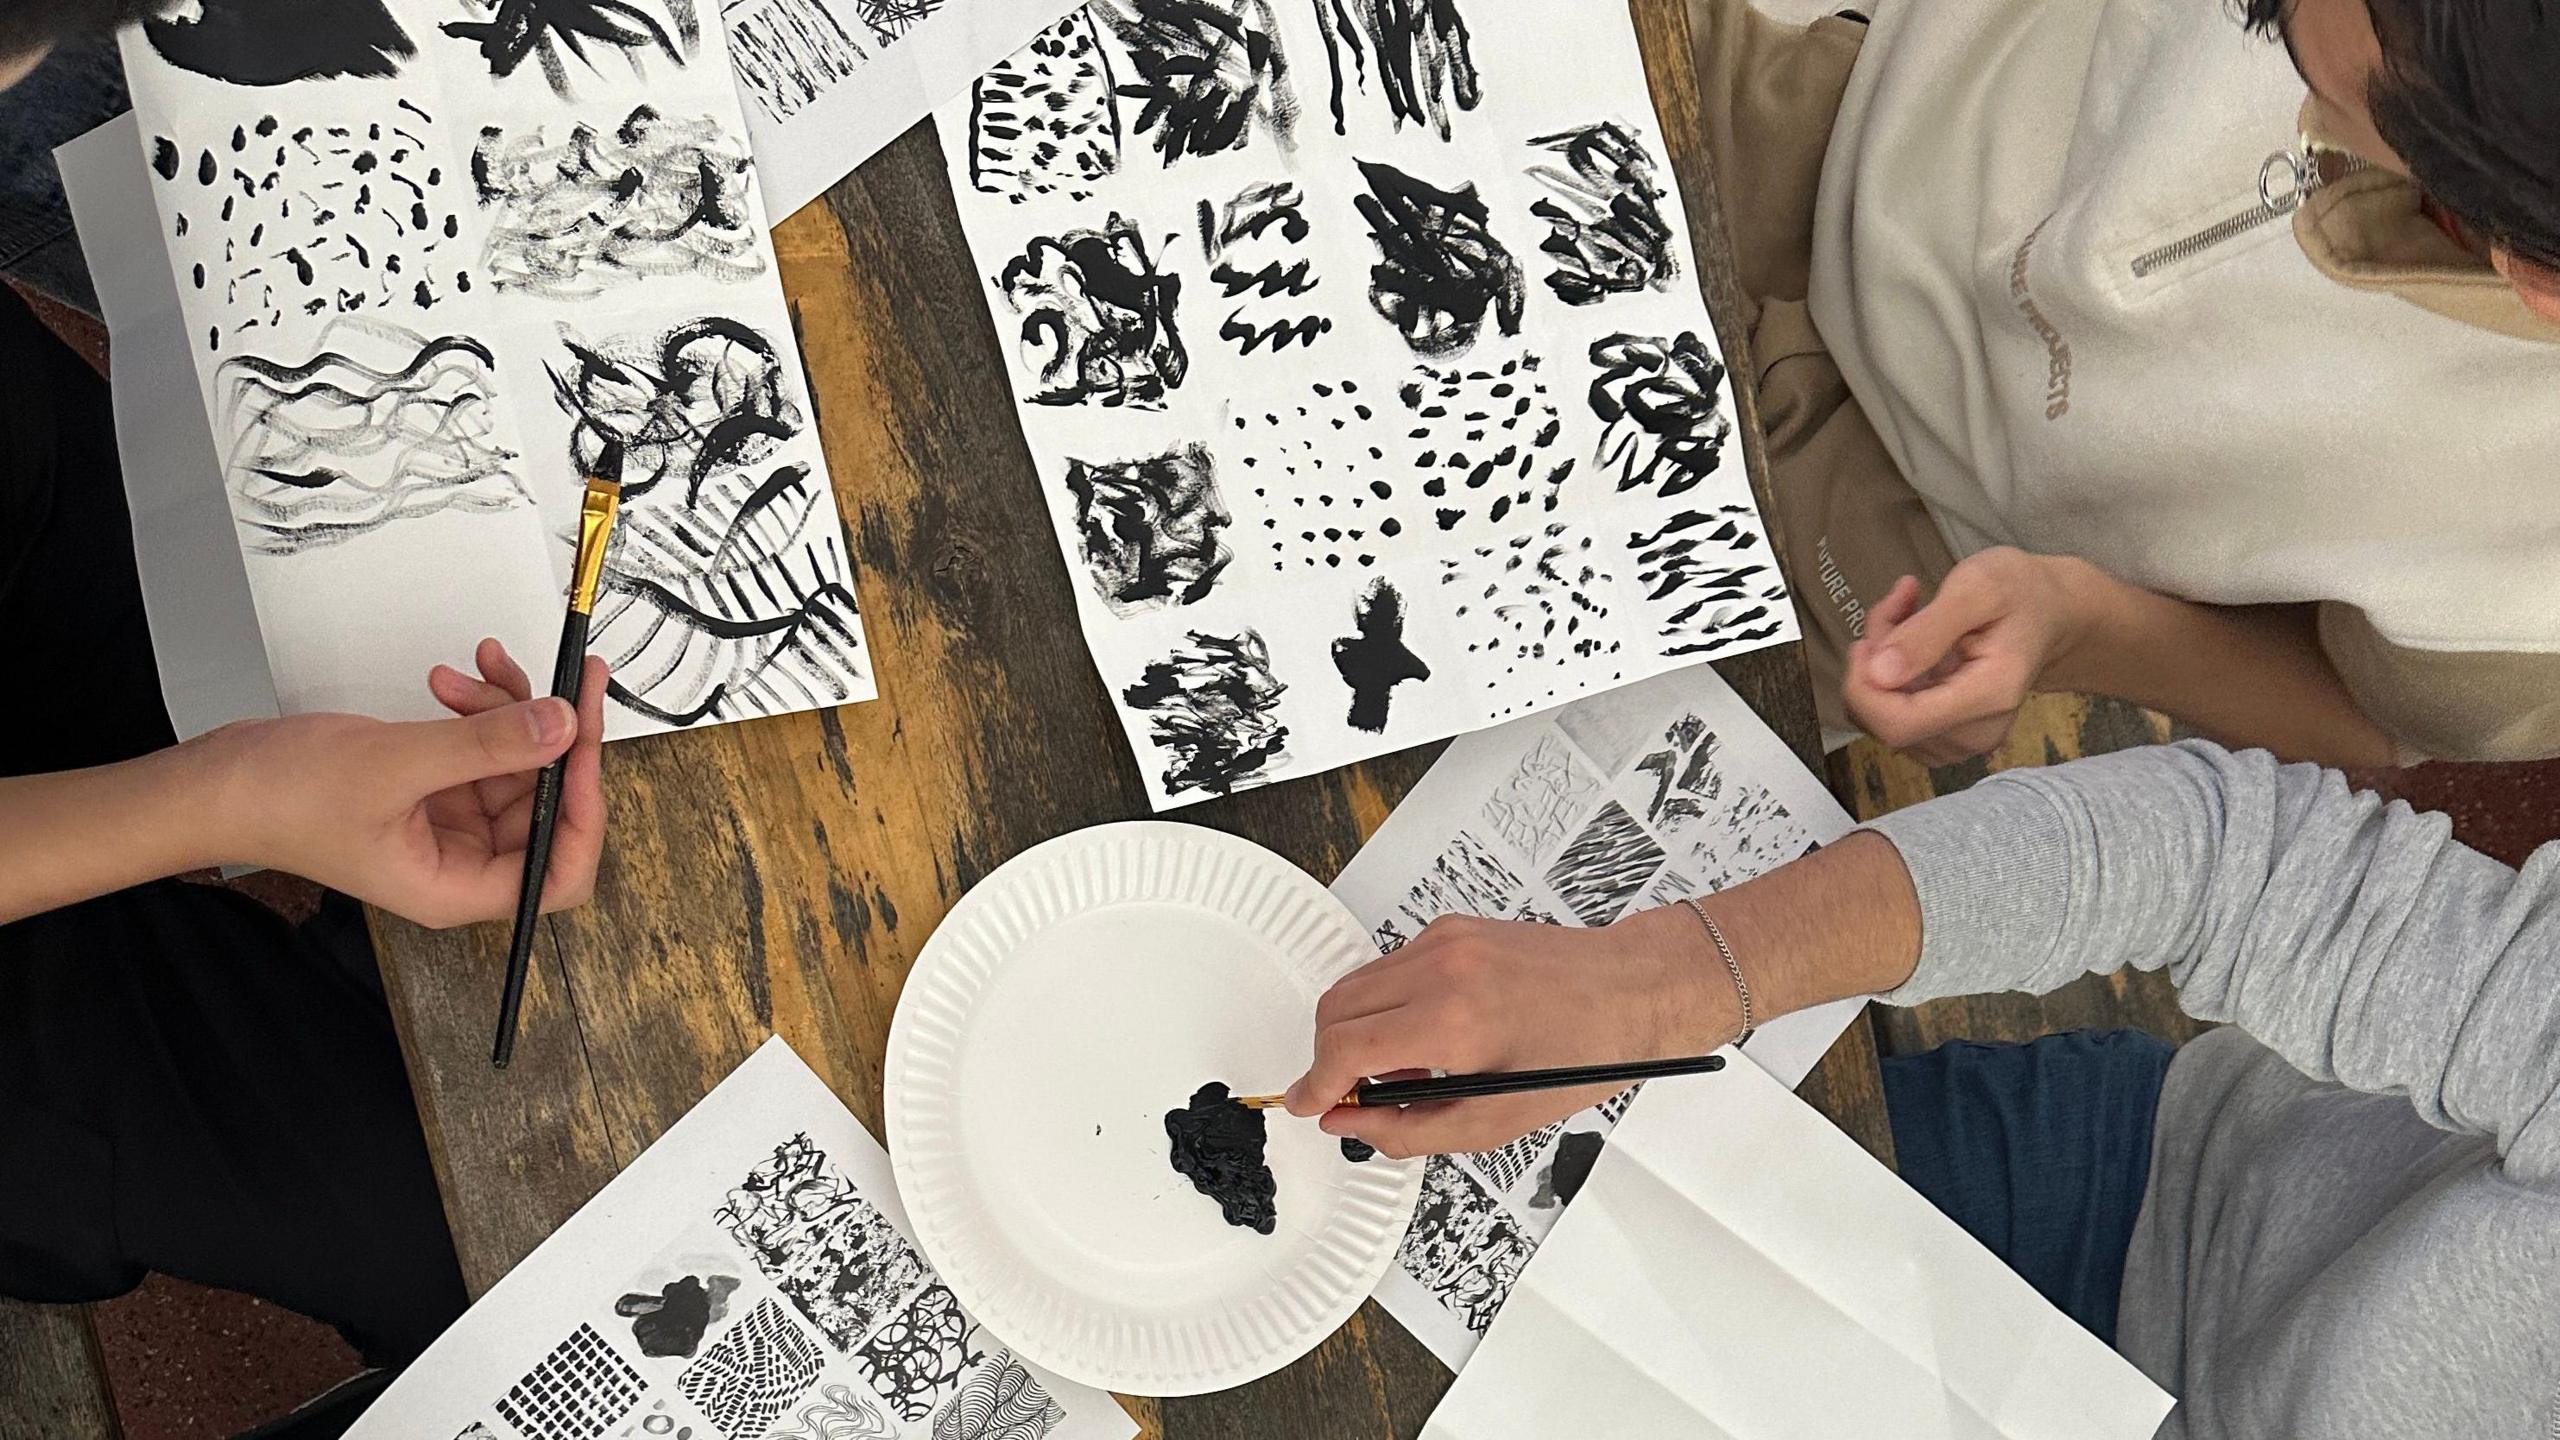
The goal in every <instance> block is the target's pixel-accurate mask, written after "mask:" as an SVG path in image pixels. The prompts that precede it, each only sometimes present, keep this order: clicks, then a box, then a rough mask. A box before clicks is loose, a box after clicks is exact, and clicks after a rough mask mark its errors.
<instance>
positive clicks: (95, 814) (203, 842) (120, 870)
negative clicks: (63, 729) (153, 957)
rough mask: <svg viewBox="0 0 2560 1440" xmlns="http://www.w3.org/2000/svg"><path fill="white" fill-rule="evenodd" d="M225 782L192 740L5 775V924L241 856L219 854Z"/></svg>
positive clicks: (1, 893) (1, 889)
mask: <svg viewBox="0 0 2560 1440" xmlns="http://www.w3.org/2000/svg"><path fill="white" fill-rule="evenodd" d="M217 788H218V782H217V779H216V777H215V776H213V775H212V774H211V773H210V769H209V766H208V764H207V761H206V758H205V756H204V755H203V754H202V752H201V751H200V750H197V749H193V748H190V747H186V746H180V747H177V748H174V749H170V750H163V751H161V752H159V753H157V754H154V755H146V756H144V757H143V758H141V759H139V760H129V761H126V762H125V763H123V764H120V765H101V766H99V767H97V768H95V769H91V770H66V771H61V772H58V773H55V774H50V775H28V776H23V777H18V778H13V779H5V780H0V923H5V922H7V921H11V920H17V919H22V918H24V917H26V916H29V915H34V914H38V913H41V912H43V911H46V910H53V909H58V908H60V907H62V906H64V905H69V904H73V903H75V902H77V901H81V900H86V899H89V898H90V897H92V896H96V895H104V894H106V893H108V892H110V891H114V890H121V889H124V888H125V887H127V886H130V885H139V884H141V883H142V882H144V881H146V880H156V879H158V878H160V877H161V876H164V875H175V874H178V873H180V872H181V871H186V870H194V869H199V868H201V867H203V866H206V865H210V864H214V863H216V862H217V861H219V860H222V859H226V858H238V857H225V856H220V855H217V854H215V853H213V851H214V850H215V849H216V848H217V847H216V846H215V845H214V843H213V838H212V837H213V835H214V833H215V824H214V822H215V820H216V817H217V813H218V810H219V808H220V807H219V805H218V803H217V800H216V795H215V791H216V789H217Z"/></svg>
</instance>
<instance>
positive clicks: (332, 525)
mask: <svg viewBox="0 0 2560 1440" xmlns="http://www.w3.org/2000/svg"><path fill="white" fill-rule="evenodd" d="M321 340H322V348H320V349H319V350H318V351H317V352H316V353H314V354H313V355H312V356H311V357H310V358H309V359H307V360H305V361H303V362H301V363H299V364H293V365H287V364H282V363H280V362H277V361H274V360H270V359H267V358H265V357H263V356H257V355H236V356H233V357H232V358H231V359H229V360H226V361H224V362H223V363H222V368H221V369H220V370H219V371H217V372H216V377H217V378H216V382H215V384H216V390H217V392H218V393H219V395H220V397H221V401H220V408H221V411H222V416H221V420H222V425H223V428H224V430H225V431H227V432H228V433H229V434H230V436H231V448H230V451H229V453H228V454H227V455H226V456H225V457H224V463H223V469H224V473H225V474H226V475H227V476H228V477H229V482H230V490H231V499H232V512H233V514H234V515H235V516H236V517H237V518H238V520H239V522H240V525H241V527H242V528H243V529H244V530H246V531H247V532H248V534H249V543H250V548H252V549H253V550H256V551H257V552H259V553H261V554H267V555H293V554H298V553H301V552H303V551H306V550H313V549H319V548H322V547H325V546H331V545H338V544H343V543H345V542H347V541H350V540H354V539H358V538H361V537H363V536H367V535H371V534H373V533H374V532H375V531H378V530H380V529H382V528H383V527H384V526H387V525H391V524H395V523H397V522H399V521H402V520H407V519H412V518H415V517H417V516H421V515H432V514H435V513H437V512H439V511H444V510H457V511H462V512H467V513H489V512H494V511H500V510H511V509H514V508H515V507H517V506H519V505H525V504H529V503H531V499H532V497H531V496H530V495H528V494H527V493H526V491H525V489H524V486H523V484H522V483H521V482H520V481H518V479H517V478H516V476H515V474H514V473H513V462H514V461H515V460H516V458H517V457H516V454H515V452H514V451H512V450H509V449H506V448H504V447H503V446H502V445H500V444H499V443H498V422H497V416H496V411H495V407H494V404H493V401H492V398H491V397H492V396H493V395H494V394H495V392H496V379H495V376H494V374H493V372H494V370H495V368H496V364H497V362H496V360H495V358H494V357H492V356H491V355H490V353H489V351H488V348H487V347H486V346H483V345H482V344H481V343H480V342H479V341H477V340H471V339H466V338H463V337H461V336H454V335H446V336H440V337H437V338H434V339H429V338H427V337H426V336H423V335H420V334H418V333H416V332H415V331H411V330H406V329H402V328H401V327H399V326H397V325H390V324H383V323H379V322H373V321H356V320H341V321H338V322H336V323H334V324H332V325H331V326H330V327H329V328H328V329H327V330H326V331H324V332H323V333H322V337H321ZM338 347H343V348H344V353H342V351H341V349H340V348H338Z"/></svg>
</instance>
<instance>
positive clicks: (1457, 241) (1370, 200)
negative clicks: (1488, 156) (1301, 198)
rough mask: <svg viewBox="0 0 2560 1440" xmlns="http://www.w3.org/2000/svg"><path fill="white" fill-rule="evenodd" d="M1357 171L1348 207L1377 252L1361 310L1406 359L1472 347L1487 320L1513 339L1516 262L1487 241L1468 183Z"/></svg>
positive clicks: (1380, 168)
mask: <svg viewBox="0 0 2560 1440" xmlns="http://www.w3.org/2000/svg"><path fill="white" fill-rule="evenodd" d="M1359 164H1360V174H1361V177H1362V178H1363V179H1365V180H1366V181H1367V182H1368V186H1369V193H1368V194H1366V195H1357V196H1354V197H1352V203H1353V204H1355V205H1357V206H1358V207H1359V209H1360V214H1361V215H1362V216H1363V217H1364V218H1365V219H1367V220H1368V222H1369V238H1370V239H1371V240H1373V241H1375V242H1376V243H1377V246H1378V263H1377V264H1375V265H1373V266H1371V267H1370V268H1369V308H1371V309H1373V310H1375V311H1377V312H1378V314H1379V315H1380V316H1381V317H1383V318H1384V319H1385V320H1386V321H1387V323H1388V324H1390V325H1393V326H1395V327H1396V330H1397V332H1398V333H1399V334H1401V335H1403V336H1404V343H1405V344H1406V345H1408V346H1410V347H1412V349H1413V353H1415V354H1417V355H1423V356H1430V357H1434V358H1439V357H1445V356H1449V355H1455V354H1457V353H1458V352H1460V351H1462V350H1464V349H1466V348H1467V347H1468V346H1470V345H1473V344H1474V343H1475V342H1476V335H1477V333H1478V332H1479V331H1481V330H1482V329H1483V328H1484V322H1485V317H1486V315H1488V314H1490V315H1491V316H1492V317H1493V320H1494V323H1495V325H1496V326H1497V327H1499V328H1500V329H1501V331H1502V333H1503V334H1505V335H1517V334H1519V333H1520V312H1521V308H1522V305H1523V303H1524V299H1525V296H1524V294H1523V290H1522V282H1521V278H1520V262H1518V261H1517V260H1514V259H1512V258H1511V252H1510V251H1509V250H1508V249H1506V248H1504V246H1503V244H1502V242H1501V241H1500V240H1498V239H1495V238H1494V234H1493V229H1492V225H1491V217H1490V216H1489V215H1488V214H1487V213H1486V211H1485V204H1484V201H1483V200H1481V199H1479V198H1477V196H1476V187H1475V184H1474V182H1472V181H1469V182H1466V183H1463V184H1461V185H1459V186H1458V188H1457V189H1455V190H1443V189H1441V188H1440V187H1439V186H1437V185H1434V184H1432V183H1430V182H1429V181H1427V180H1417V179H1415V178H1414V177H1413V176H1411V175H1407V174H1406V173H1404V172H1403V171H1401V170H1398V169H1397V168H1395V167H1394V166H1392V165H1386V164H1381V163H1379V162H1377V161H1374V160H1363V161H1361V162H1359Z"/></svg>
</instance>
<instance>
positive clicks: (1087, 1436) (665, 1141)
mask: <svg viewBox="0 0 2560 1440" xmlns="http://www.w3.org/2000/svg"><path fill="white" fill-rule="evenodd" d="M715 1294H716V1295H717V1296H718V1297H719V1300H718V1304H717V1309H718V1314H717V1315H716V1316H715V1317H713V1318H711V1319H710V1320H709V1321H708V1322H707V1323H697V1322H696V1321H694V1320H693V1319H691V1318H690V1317H689V1316H688V1315H687V1312H686V1304H687V1302H688V1301H689V1300H690V1301H693V1302H695V1303H696V1304H697V1305H698V1303H699V1301H701V1300H703V1299H708V1298H709V1297H711V1296H713V1295H715ZM670 1300H672V1301H673V1302H674V1303H664V1302H668V1301H670ZM677 1352H681V1353H677ZM1137 1428H1138V1427H1137V1426H1136V1425H1135V1424H1133V1423H1132V1422H1131V1421H1130V1419H1129V1416H1128V1414H1127V1413H1126V1412H1125V1411H1123V1410H1121V1408H1120V1407H1119V1405H1118V1403H1117V1402H1115V1401H1114V1400H1113V1399H1112V1398H1111V1397H1110V1396H1108V1395H1106V1394H1103V1393H1102V1392H1100V1391H1098V1390H1093V1389H1089V1388H1087V1387H1085V1386H1082V1385H1077V1384H1073V1383H1071V1382H1068V1381H1065V1380H1061V1379H1058V1378H1057V1377H1055V1376H1052V1375H1049V1374H1046V1373H1045V1372H1042V1371H1039V1370H1037V1369H1035V1368H1033V1367H1031V1366H1028V1365H1026V1364H1025V1363H1024V1362H1022V1361H1021V1360H1019V1359H1017V1358H1015V1357H1014V1355H1013V1354H1012V1352H1010V1351H1008V1350H1007V1349H1006V1348H1005V1347H1004V1345H1003V1343H1002V1342H1001V1341H999V1340H998V1339H997V1338H996V1337H994V1336H992V1335H989V1334H988V1333H987V1332H986V1331H984V1330H983V1329H980V1328H978V1326H977V1325H976V1323H975V1322H974V1321H972V1320H970V1319H969V1317H968V1316H967V1315H966V1314H964V1313H962V1312H961V1310H960V1309H959V1307H958V1305H957V1303H956V1302H955V1301H954V1300H953V1299H952V1297H951V1292H950V1291H949V1290H947V1289H945V1288H943V1286H942V1284H941V1283H940V1282H939V1281H938V1280H936V1279H935V1277H934V1273H933V1267H932V1266H931V1265H930V1264H928V1263H927V1262H926V1261H925V1258H924V1255H923V1253H922V1252H921V1251H919V1250H917V1249H916V1248H915V1235H914V1232H913V1230H912V1229H910V1228H909V1226H908V1224H907V1215H906V1210H905V1209H904V1207H902V1206H901V1205H900V1204H899V1203H898V1192H897V1185H896V1182H895V1181H894V1180H893V1179H892V1177H891V1174H890V1170H889V1157H888V1154H887V1152H885V1151H883V1150H882V1149H881V1148H880V1146H879V1145H878V1143H877V1142H875V1141H874V1140H873V1139H872V1138H871V1135H870V1133H869V1132H867V1131H865V1130H864V1129H863V1128H862V1126H861V1124H860V1122H858V1121H856V1120H855V1119H854V1118H853V1115H852V1113H851V1112H850V1111H848V1110H846V1109H845V1108H844V1104H843V1102H841V1101H839V1100H838V1099H836V1097H835V1095H834V1093H833V1092H831V1091H829V1090H828V1089H827V1087H826V1084H825V1083H824V1082H823V1081H821V1080H819V1078H818V1077H817V1076H816V1075H815V1074H813V1073H811V1071H810V1070H809V1067H808V1066H806V1065H804V1064H802V1063H801V1061H800V1057H799V1056H797V1055H795V1054H793V1053H792V1051H791V1047H790V1046H788V1045H786V1044H784V1043H783V1041H782V1040H781V1039H779V1038H775V1039H771V1040H767V1041H766V1042H765V1043H764V1045H763V1047H762V1048H760V1049H759V1050H757V1051H756V1053H755V1054H754V1055H752V1056H750V1057H749V1058H748V1059H747V1062H746V1063H745V1064H743V1065H741V1066H739V1067H738V1068H737V1070H736V1071H734V1072H733V1073H731V1075H730V1076H729V1078H728V1079H726V1080H724V1081H722V1082H721V1083H720V1085H719V1086H718V1088H716V1089H714V1090H713V1091H712V1092H711V1093H710V1094H709V1095H707V1096H705V1097H704V1098H703V1100H702V1103H701V1104H699V1105H697V1106H695V1107H694V1108H693V1110H692V1111H691V1112H690V1113H689V1114H687V1115H686V1116H685V1117H684V1118H683V1119H682V1120H679V1121H677V1122H676V1123H675V1124H674V1125H672V1126H670V1127H668V1129H667V1132H666V1133H665V1134H664V1135H662V1136H660V1137H658V1141H657V1143H656V1144H654V1145H651V1146H650V1147H649V1148H648V1149H647V1150H645V1151H643V1152H642V1153H641V1155H640V1158H639V1159H637V1160H634V1161H632V1162H631V1166H630V1168H629V1169H627V1170H625V1171H623V1172H622V1174H620V1175H618V1176H616V1177H615V1178H614V1179H613V1180H612V1182H611V1183H609V1184H607V1185H606V1186H605V1187H604V1189H603V1190H601V1191H599V1192H597V1194H596V1197H595V1198H594V1199H593V1200H590V1201H588V1202H587V1204H586V1207H585V1208H584V1209H581V1210H580V1211H579V1212H578V1213H577V1214H576V1215H574V1216H572V1217H570V1220H569V1222H568V1223H567V1224H566V1225H563V1226H561V1227H560V1229H559V1230H558V1231H556V1232H555V1233H554V1234H553V1235H552V1236H551V1238H550V1239H548V1240H545V1241H544V1242H543V1243H542V1244H541V1245H540V1246H539V1247H538V1248H536V1249H535V1250H534V1252H533V1253H532V1254H531V1255H528V1256H526V1257H525V1258H524V1260H523V1261H522V1263H520V1264H518V1265H517V1266H516V1268H515V1269H513V1270H512V1271H509V1272H508V1274H507V1277H506V1278H505V1279H503V1280H501V1281H499V1282H498V1283H497V1284H496V1285H495V1286H492V1287H491V1288H490V1290H489V1293H488V1294H487V1295H485V1296H483V1297H481V1300H480V1303H479V1304H477V1305H474V1306H473V1307H472V1308H471V1310H470V1312H469V1313H468V1314H466V1315H464V1316H463V1317H462V1319H461V1320H459V1321H457V1322H455V1324H454V1326H453V1328H452V1329H450V1330H448V1331H446V1332H445V1334H444V1336H443V1338H441V1339H439V1340H438V1341H436V1343H435V1344H434V1345H433V1346H432V1347H430V1348H429V1349H428V1351H427V1353H426V1354H425V1355H423V1356H421V1357H419V1359H418V1361H417V1362H416V1363H415V1364H413V1365H411V1366H410V1367H409V1369H408V1371H407V1372H406V1373H405V1374H403V1375H402V1376H401V1377H400V1380H399V1382H398V1383H397V1384H395V1385H393V1386H392V1387H391V1388H390V1390H389V1391H387V1392H385V1394H384V1395H383V1396H382V1398H381V1399H380V1400H378V1401H376V1402H374V1405H373V1408H372V1409H370V1410H368V1411H367V1412H366V1413H365V1416H364V1418H363V1419H362V1420H359V1421H358V1422H356V1425H355V1428H354V1429H352V1430H350V1431H348V1432H347V1433H348V1436H349V1440H395V1437H396V1440H446V1437H453V1440H515V1437H521V1440H598V1437H602V1436H617V1437H619V1436H675V1435H681V1434H683V1433H685V1432H686V1431H687V1430H690V1431H691V1433H692V1434H693V1435H694V1436H695V1437H696V1440H715V1437H717V1440H994V1437H1004V1440H1128V1437H1130V1436H1132V1435H1135V1434H1136V1433H1137Z"/></svg>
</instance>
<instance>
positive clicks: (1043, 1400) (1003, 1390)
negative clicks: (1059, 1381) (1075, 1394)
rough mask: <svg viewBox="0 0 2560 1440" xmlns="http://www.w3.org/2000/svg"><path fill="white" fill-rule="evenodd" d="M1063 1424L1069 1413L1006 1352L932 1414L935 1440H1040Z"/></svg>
mask: <svg viewBox="0 0 2560 1440" xmlns="http://www.w3.org/2000/svg"><path fill="white" fill-rule="evenodd" d="M1066 1420H1067V1407H1065V1406H1064V1405H1061V1404H1059V1403H1058V1402H1057V1400H1056V1398H1055V1397H1053V1396H1051V1395H1050V1394H1049V1392H1048V1390H1047V1389H1046V1388H1045V1387H1043V1386H1042V1385H1041V1383H1040V1381H1039V1380H1038V1379H1037V1378H1036V1377H1034V1376H1033V1375H1032V1373H1031V1371H1030V1370H1029V1369H1028V1368H1026V1367H1025V1366H1024V1365H1023V1363H1022V1362H1021V1361H1020V1360H1018V1359H1016V1358H1014V1355H1013V1353H1012V1352H1011V1351H1004V1352H1000V1353H999V1354H997V1355H996V1356H995V1357H994V1358H993V1359H990V1360H988V1361H986V1362H985V1363H983V1364H981V1365H980V1366H979V1367H978V1368H977V1369H976V1370H974V1371H972V1372H971V1373H970V1375H969V1378H968V1379H967V1380H965V1381H963V1382H961V1385H960V1391H959V1393H958V1394H956V1395H953V1396H952V1397H951V1399H950V1401H949V1402H948V1403H946V1404H945V1405H944V1406H943V1407H942V1408H941V1409H940V1410H938V1411H936V1412H934V1417H933V1440H1041V1437H1043V1436H1045V1435H1047V1434H1048V1433H1049V1432H1050V1431H1052V1430H1055V1429H1057V1428H1058V1427H1059V1426H1060V1425H1063V1424H1065V1423H1066Z"/></svg>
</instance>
